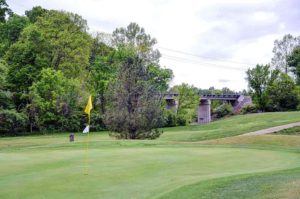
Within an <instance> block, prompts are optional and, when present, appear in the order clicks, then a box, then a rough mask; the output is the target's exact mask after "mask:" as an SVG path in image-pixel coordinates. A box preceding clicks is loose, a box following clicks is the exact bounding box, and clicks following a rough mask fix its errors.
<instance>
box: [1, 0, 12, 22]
mask: <svg viewBox="0 0 300 199" xmlns="http://www.w3.org/2000/svg"><path fill="white" fill-rule="evenodd" d="M7 14H9V15H10V14H12V11H11V9H10V8H9V6H8V4H7V3H6V0H0V23H4V22H5V17H6V15H7Z"/></svg>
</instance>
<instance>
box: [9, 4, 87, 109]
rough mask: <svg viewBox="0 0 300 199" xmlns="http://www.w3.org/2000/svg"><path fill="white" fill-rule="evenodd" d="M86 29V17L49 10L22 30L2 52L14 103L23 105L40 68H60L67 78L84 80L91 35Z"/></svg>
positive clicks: (26, 101) (19, 105)
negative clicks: (16, 38) (5, 51)
mask: <svg viewBox="0 0 300 199" xmlns="http://www.w3.org/2000/svg"><path fill="white" fill-rule="evenodd" d="M86 30H87V26H86V21H85V20H83V19H82V18H81V17H80V16H78V15H76V14H72V13H66V12H61V11H55V10H51V11H49V12H46V14H44V15H43V16H42V17H38V19H37V21H36V22H35V23H34V24H30V25H29V26H27V27H26V28H25V29H24V30H23V31H22V34H21V36H20V38H19V39H18V41H17V42H16V43H14V44H13V45H12V46H10V48H9V50H8V51H7V53H6V55H5V58H6V61H7V63H8V65H9V72H8V74H9V75H8V76H9V78H8V82H9V83H10V89H11V90H13V91H14V92H16V97H15V98H16V100H15V101H16V105H17V107H20V108H24V107H25V106H26V104H27V103H28V97H26V95H27V94H28V88H29V87H30V86H31V85H32V83H33V82H34V81H35V80H37V79H38V77H39V74H40V71H41V70H42V69H43V68H48V67H50V68H53V69H55V70H61V71H62V72H63V74H64V75H65V76H66V77H67V78H78V79H81V80H83V79H84V78H85V77H86V76H87V74H88V73H87V71H86V68H87V67H88V65H89V57H90V47H91V38H90V36H89V35H88V33H87V32H86Z"/></svg>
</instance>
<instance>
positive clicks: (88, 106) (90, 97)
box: [84, 95, 93, 115]
mask: <svg viewBox="0 0 300 199" xmlns="http://www.w3.org/2000/svg"><path fill="white" fill-rule="evenodd" d="M92 109H93V104H92V96H91V95H90V96H89V100H88V103H87V105H86V107H85V109H84V112H85V113H86V114H88V115H90V113H91V110H92Z"/></svg>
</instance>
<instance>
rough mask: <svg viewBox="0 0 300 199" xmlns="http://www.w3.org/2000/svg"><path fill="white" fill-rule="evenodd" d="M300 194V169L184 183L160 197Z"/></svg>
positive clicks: (264, 198) (275, 198) (273, 198)
mask: <svg viewBox="0 0 300 199" xmlns="http://www.w3.org/2000/svg"><path fill="white" fill-rule="evenodd" d="M299 197H300V169H299V168H298V169H291V170H287V171H280V172H266V173H260V174H256V175H253V174H252V175H238V176H233V177H226V178H219V179H215V180H208V181H203V182H200V183H195V184H192V185H187V186H183V187H181V188H179V189H177V190H174V191H172V192H170V193H167V194H165V195H163V196H162V197H161V198H160V199H169V198H170V199H171V198H172V199H177V198H178V199H181V198H189V199H211V198H213V199H235V198H243V199H257V198H259V199H283V198H292V199H296V198H299Z"/></svg>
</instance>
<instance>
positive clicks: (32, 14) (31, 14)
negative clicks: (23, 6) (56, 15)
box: [25, 6, 48, 23]
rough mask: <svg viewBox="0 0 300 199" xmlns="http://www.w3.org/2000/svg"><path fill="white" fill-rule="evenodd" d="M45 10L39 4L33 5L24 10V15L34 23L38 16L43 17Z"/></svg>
mask: <svg viewBox="0 0 300 199" xmlns="http://www.w3.org/2000/svg"><path fill="white" fill-rule="evenodd" d="M47 12H48V10H47V9H44V8H42V7H41V6H35V7H33V8H32V9H31V10H26V11H25V15H26V16H27V17H28V19H29V21H30V22H31V23H35V22H36V21H37V20H38V18H39V17H43V16H44V15H45V14H46V13H47Z"/></svg>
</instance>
